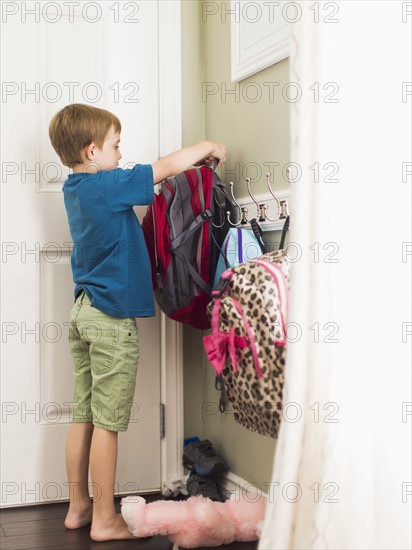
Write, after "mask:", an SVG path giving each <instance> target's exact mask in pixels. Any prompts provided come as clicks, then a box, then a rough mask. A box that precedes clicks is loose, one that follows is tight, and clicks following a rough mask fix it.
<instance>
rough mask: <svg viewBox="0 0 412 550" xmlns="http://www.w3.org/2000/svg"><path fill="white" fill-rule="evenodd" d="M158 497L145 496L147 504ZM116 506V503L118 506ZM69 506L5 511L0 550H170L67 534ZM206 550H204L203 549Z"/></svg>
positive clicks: (162, 541)
mask: <svg viewBox="0 0 412 550" xmlns="http://www.w3.org/2000/svg"><path fill="white" fill-rule="evenodd" d="M158 498H159V495H145V499H146V500H147V501H151V500H156V499H158ZM117 506H119V502H117ZM67 508H68V503H58V504H44V505H41V506H27V507H24V508H6V509H3V510H1V512H0V548H1V550H88V549H92V550H131V549H132V548H133V549H136V550H172V548H173V544H172V543H170V542H169V540H168V539H167V538H166V537H151V538H147V539H135V540H128V541H110V542H93V541H92V540H91V539H90V536H89V533H90V527H83V528H82V529H76V530H69V529H66V528H65V527H64V524H63V521H64V518H65V516H66V512H67ZM220 548H224V549H225V550H256V549H257V543H246V542H244V543H233V544H229V545H225V546H221V547H220ZM202 550H205V549H202Z"/></svg>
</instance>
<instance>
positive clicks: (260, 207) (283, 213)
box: [226, 172, 290, 227]
mask: <svg viewBox="0 0 412 550" xmlns="http://www.w3.org/2000/svg"><path fill="white" fill-rule="evenodd" d="M270 178H271V175H270V173H269V172H268V173H267V174H266V181H267V186H268V189H269V193H270V194H271V196H272V197H273V198H274V199H275V201H276V207H277V214H276V217H275V218H270V217H269V216H268V209H269V206H268V205H267V204H266V203H259V202H258V201H257V200H256V198H255V197H254V195H253V193H252V190H251V180H250V178H246V185H247V190H248V193H249V196H250V198H251V199H252V201H253V202H254V203H255V205H256V209H257V216H256V217H257V220H258V221H259V222H262V223H263V222H266V221H268V222H272V223H274V222H276V221H278V220H280V219H285V218H287V217H288V216H289V215H290V212H289V203H288V202H287V201H285V200H283V201H281V200H279V198H278V197H277V196H276V195H275V193H274V192H273V189H272V185H271V181H270ZM229 185H230V194H231V195H232V199H233V202H234V203H235V205H236V206H237V208H238V209H239V214H240V216H239V217H240V219H239V221H236V222H234V221H232V220H231V218H230V212H229V211H226V218H227V221H228V222H229V223H230V225H232V226H233V227H238V226H239V225H246V224H249V223H250V221H249V219H248V213H249V209H248V208H247V207H246V206H243V207H242V206H240V204H239V203H238V201H237V200H236V198H235V195H234V193H233V182H232V181H231V182H230V183H229Z"/></svg>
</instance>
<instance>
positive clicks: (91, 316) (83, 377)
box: [69, 292, 139, 432]
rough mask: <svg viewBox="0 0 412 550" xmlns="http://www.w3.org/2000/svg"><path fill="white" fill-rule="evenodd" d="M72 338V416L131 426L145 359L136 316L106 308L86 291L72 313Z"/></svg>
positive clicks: (105, 425) (110, 427) (101, 424)
mask: <svg viewBox="0 0 412 550" xmlns="http://www.w3.org/2000/svg"><path fill="white" fill-rule="evenodd" d="M69 342H70V352H71V354H72V357H73V360H74V397H73V417H72V421H73V422H91V423H93V425H94V426H97V427H99V428H104V429H106V430H111V431H114V432H124V431H126V430H127V427H128V425H129V420H130V412H131V410H132V406H133V398H134V391H135V384H136V373H137V364H138V360H139V337H138V328H137V325H136V320H135V319H134V318H125V319H123V318H119V317H113V316H112V315H108V314H107V313H103V312H102V311H100V310H98V309H96V308H94V307H92V305H91V304H90V300H89V298H88V297H87V295H86V294H85V293H84V292H82V293H81V294H80V295H79V296H78V297H77V299H76V302H75V304H74V305H73V307H72V310H71V312H70V328H69Z"/></svg>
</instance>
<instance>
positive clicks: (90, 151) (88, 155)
mask: <svg viewBox="0 0 412 550" xmlns="http://www.w3.org/2000/svg"><path fill="white" fill-rule="evenodd" d="M96 147H97V146H96V144H95V143H94V142H92V143H90V145H88V146H87V147H85V148H84V149H83V151H82V155H84V158H85V160H86V161H87V160H90V161H92V160H94V153H95V150H96Z"/></svg>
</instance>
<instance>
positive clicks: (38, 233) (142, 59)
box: [1, 1, 161, 506]
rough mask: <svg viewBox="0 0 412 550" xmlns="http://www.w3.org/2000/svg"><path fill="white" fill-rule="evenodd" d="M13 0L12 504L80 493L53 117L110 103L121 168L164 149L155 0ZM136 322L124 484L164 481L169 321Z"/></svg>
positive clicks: (9, 73)
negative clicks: (72, 442)
mask: <svg viewBox="0 0 412 550" xmlns="http://www.w3.org/2000/svg"><path fill="white" fill-rule="evenodd" d="M9 4H10V5H11V4H12V5H14V7H15V8H17V9H18V11H17V12H16V13H8V14H6V16H5V14H4V13H3V19H2V21H3V22H2V60H1V61H2V80H3V103H2V193H1V198H2V212H1V224H2V225H1V230H2V296H1V300H2V370H1V377H2V380H1V381H2V384H1V386H2V388H1V391H2V423H1V432H2V434H1V440H2V441H1V442H2V457H1V460H2V462H1V473H2V497H1V504H2V505H3V506H10V505H19V504H27V503H32V502H42V501H49V500H54V499H56V498H57V499H59V498H67V497H68V494H69V491H68V485H67V482H66V472H65V462H64V447H65V438H66V434H67V429H68V426H69V417H70V410H71V405H70V403H71V400H72V360H71V357H70V354H69V349H68V330H67V321H68V316H69V311H70V308H71V306H72V303H73V282H72V277H71V270H70V244H71V239H70V234H69V230H68V224H67V220H66V213H65V209H64V203H63V195H62V192H61V187H62V184H63V181H64V179H65V177H66V175H67V173H68V170H67V169H66V168H65V167H63V166H62V165H61V164H60V162H59V160H58V158H57V156H56V154H55V153H54V151H53V149H52V148H51V146H50V143H49V138H48V125H49V121H50V119H51V117H52V116H53V114H54V113H55V112H57V111H58V110H59V109H60V108H61V107H63V106H64V105H67V104H68V103H71V102H79V103H90V104H92V105H96V106H101V107H105V108H107V109H109V110H111V111H113V112H114V113H116V115H118V116H119V118H120V120H121V122H122V144H121V149H122V154H123V159H122V161H121V164H122V165H123V166H125V165H128V163H130V164H132V163H136V162H151V161H153V160H155V159H157V158H158V156H159V116H158V100H159V82H158V30H157V29H158V2H156V1H150V2H128V3H122V2H114V3H110V2H99V3H95V2H94V3H88V4H89V5H90V6H92V4H94V5H96V4H98V5H99V6H100V8H101V13H100V16H99V12H98V11H97V10H96V9H95V10H94V11H93V8H92V7H90V8H89V10H88V11H87V12H86V14H84V13H82V10H80V9H79V7H78V6H76V4H77V3H68V2H51V3H47V4H45V3H42V2H22V3H19V2H14V3H9ZM64 4H66V6H65V5H64ZM23 5H24V7H25V10H26V13H25V14H23V12H22V9H23ZM46 5H47V6H48V8H47V11H46V12H44V13H43V12H42V9H43V8H44V6H46ZM69 5H70V6H69ZM37 6H39V7H37ZM53 6H54V7H53ZM56 6H57V7H58V8H59V9H57V8H56ZM111 6H112V9H111ZM113 6H114V8H113ZM126 6H128V7H127V8H126ZM69 7H70V10H71V11H69ZM136 8H137V9H136ZM30 10H32V12H33V14H34V15H30V13H29V11H30ZM36 10H40V11H37V12H36ZM53 10H54V11H53ZM76 10H77V11H76ZM53 20H54V21H55V22H52V21H53ZM126 20H127V22H126ZM93 21H94V22H93ZM5 83H6V84H5ZM4 92H6V93H4ZM138 324H139V331H140V345H141V351H140V363H139V370H138V378H137V388H136V395H135V407H134V410H133V413H132V419H131V423H130V427H129V430H128V432H127V433H125V434H120V436H119V460H118V474H117V487H116V488H117V490H118V492H121V493H122V492H128V491H130V490H133V491H136V490H140V491H148V490H158V489H159V488H160V438H159V420H160V415H159V402H160V356H161V353H160V316H159V314H157V316H156V317H155V318H152V319H140V320H138Z"/></svg>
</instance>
